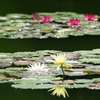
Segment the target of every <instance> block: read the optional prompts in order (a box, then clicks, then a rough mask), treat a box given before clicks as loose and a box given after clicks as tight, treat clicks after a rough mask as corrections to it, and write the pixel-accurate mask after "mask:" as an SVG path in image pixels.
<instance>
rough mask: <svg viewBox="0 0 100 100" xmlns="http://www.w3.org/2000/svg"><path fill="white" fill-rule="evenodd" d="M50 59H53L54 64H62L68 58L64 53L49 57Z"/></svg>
mask: <svg viewBox="0 0 100 100" xmlns="http://www.w3.org/2000/svg"><path fill="white" fill-rule="evenodd" d="M51 57H53V58H54V60H55V63H57V64H64V63H65V61H66V59H67V57H68V56H67V55H66V53H59V54H57V55H51Z"/></svg>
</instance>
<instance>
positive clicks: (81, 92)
mask: <svg viewBox="0 0 100 100" xmlns="http://www.w3.org/2000/svg"><path fill="white" fill-rule="evenodd" d="M99 40H100V37H99V36H82V37H81V36H79V37H69V38H65V39H54V38H48V39H33V38H32V39H0V45H1V48H0V52H12V53H13V52H18V51H36V50H62V51H75V50H89V49H93V48H99V47H100V42H99ZM98 77H99V76H98ZM83 78H85V77H83ZM47 91H48V90H47V89H39V90H38V89H34V90H32V89H16V88H12V87H11V85H10V84H9V83H1V84H0V95H1V96H0V100H54V99H57V100H64V98H63V97H62V96H61V97H57V96H51V94H50V92H47ZM67 91H68V93H69V95H70V97H69V98H66V99H67V100H94V99H95V100H97V99H98V100H99V99H100V95H99V93H100V90H91V89H86V88H82V89H67Z"/></svg>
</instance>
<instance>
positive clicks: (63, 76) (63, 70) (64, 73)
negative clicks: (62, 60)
mask: <svg viewBox="0 0 100 100" xmlns="http://www.w3.org/2000/svg"><path fill="white" fill-rule="evenodd" d="M61 69H62V73H63V79H62V82H63V81H64V78H65V72H64V69H63V68H62V65H61Z"/></svg>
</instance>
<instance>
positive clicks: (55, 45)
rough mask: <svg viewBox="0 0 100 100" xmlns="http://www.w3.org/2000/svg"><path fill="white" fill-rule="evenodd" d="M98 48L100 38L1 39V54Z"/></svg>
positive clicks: (99, 46)
mask: <svg viewBox="0 0 100 100" xmlns="http://www.w3.org/2000/svg"><path fill="white" fill-rule="evenodd" d="M96 48H100V36H77V37H75V36H70V37H68V38H61V39H56V38H47V39H36V38H32V39H0V52H18V51H19V52H20V51H37V50H62V51H75V50H91V49H96Z"/></svg>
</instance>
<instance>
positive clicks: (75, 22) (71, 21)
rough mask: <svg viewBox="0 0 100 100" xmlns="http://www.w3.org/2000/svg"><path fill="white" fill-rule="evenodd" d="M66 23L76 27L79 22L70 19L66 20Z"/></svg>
mask: <svg viewBox="0 0 100 100" xmlns="http://www.w3.org/2000/svg"><path fill="white" fill-rule="evenodd" d="M68 23H70V24H71V25H78V24H79V23H80V20H79V19H74V18H72V19H70V20H68Z"/></svg>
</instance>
